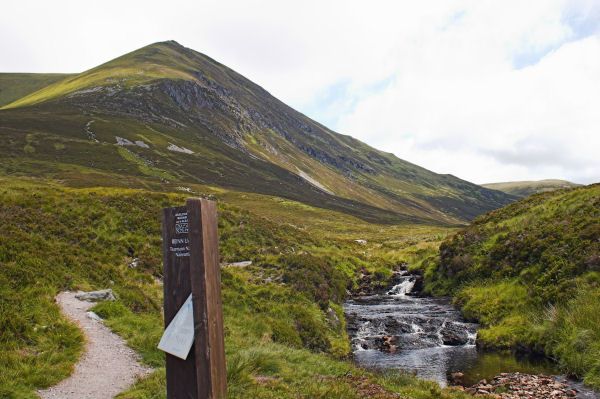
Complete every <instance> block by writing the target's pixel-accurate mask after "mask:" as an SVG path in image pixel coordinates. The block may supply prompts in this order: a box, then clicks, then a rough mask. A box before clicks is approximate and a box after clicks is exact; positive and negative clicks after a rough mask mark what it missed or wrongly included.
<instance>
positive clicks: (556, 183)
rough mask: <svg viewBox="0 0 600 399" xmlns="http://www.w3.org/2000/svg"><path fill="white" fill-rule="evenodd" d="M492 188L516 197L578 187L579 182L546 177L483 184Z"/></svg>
mask: <svg viewBox="0 0 600 399" xmlns="http://www.w3.org/2000/svg"><path fill="white" fill-rule="evenodd" d="M481 186H482V187H486V188H489V189H492V190H498V191H502V192H504V193H507V194H510V195H514V196H515V197H519V198H525V197H529V196H530V195H532V194H537V193H544V192H547V191H554V190H560V189H562V188H572V187H577V186H579V184H575V183H571V182H570V181H566V180H558V179H546V180H536V181H511V182H503V183H488V184H482V185H481Z"/></svg>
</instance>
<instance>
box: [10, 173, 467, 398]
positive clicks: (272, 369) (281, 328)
mask: <svg viewBox="0 0 600 399" xmlns="http://www.w3.org/2000/svg"><path fill="white" fill-rule="evenodd" d="M0 183H1V184H0V218H1V220H2V223H1V224H0V309H1V310H2V312H0V326H1V328H0V347H1V351H0V386H1V387H2V388H1V391H0V397H6V398H33V397H35V395H34V393H33V392H34V390H35V389H39V388H44V387H47V386H50V385H53V384H55V383H57V382H58V381H60V380H61V379H63V378H65V377H66V376H68V375H69V373H70V372H71V371H72V367H73V364H74V362H75V361H76V359H77V358H78V356H79V355H80V353H81V350H82V345H83V342H82V336H81V333H80V332H79V331H78V330H77V329H76V328H75V327H74V326H73V325H72V324H71V323H69V322H68V321H66V320H65V319H64V318H63V317H62V316H61V315H60V313H59V312H58V308H57V306H56V305H55V303H54V301H53V297H54V295H56V294H57V293H58V292H59V291H62V290H76V289H83V290H89V289H95V288H106V287H111V288H112V289H113V290H114V291H115V293H116V295H117V298H118V300H117V301H115V302H110V303H102V304H99V305H97V306H96V307H95V308H94V311H95V312H97V313H98V314H99V315H100V316H101V317H103V318H104V319H105V323H106V324H107V325H108V326H109V327H110V328H111V329H113V330H114V331H115V332H117V333H118V334H120V335H121V336H122V337H124V338H125V339H126V340H127V342H128V344H129V345H130V346H131V347H132V348H134V349H135V350H136V351H137V352H138V353H140V355H141V357H142V359H143V362H144V363H146V364H148V365H150V366H152V367H155V368H156V371H155V372H154V373H153V374H152V375H151V376H149V377H148V378H145V379H144V380H142V381H140V382H138V383H137V384H136V385H135V386H134V387H132V388H131V389H130V390H129V391H127V392H125V393H123V394H122V395H121V398H163V397H164V395H165V391H164V389H165V385H164V384H165V380H164V354H163V353H162V352H160V351H158V350H157V349H156V343H157V342H158V339H159V337H160V335H161V334H162V326H163V321H162V314H161V310H160V309H161V303H162V287H161V285H160V284H159V283H158V282H157V281H158V280H159V279H160V277H161V267H162V265H161V255H160V247H161V245H160V236H159V211H160V209H161V208H162V207H165V206H171V205H174V204H181V203H183V201H184V198H185V196H184V195H183V194H172V193H164V192H154V191H148V190H131V189H121V188H93V189H89V188H68V187H65V186H62V185H60V184H57V183H52V182H49V181H41V180H37V179H23V178H9V177H4V178H0ZM228 195H229V196H231V197H234V195H233V194H232V193H229V194H228ZM238 195H239V196H243V195H245V194H238ZM294 206H295V205H294ZM269 209H270V212H266V211H265V210H263V211H262V212H263V214H264V216H259V215H257V214H255V213H253V212H249V211H247V210H243V209H241V208H239V207H237V206H235V205H232V204H228V203H223V202H220V203H219V231H220V252H221V257H222V261H224V262H230V261H238V260H246V259H250V260H253V265H252V266H250V267H248V268H243V269H240V268H224V269H223V272H222V292H223V303H224V316H225V332H226V336H225V340H226V351H227V359H228V376H229V377H228V378H229V389H230V397H232V398H245V397H255V398H361V397H365V396H366V395H367V393H368V395H372V397H377V398H391V397H394V396H393V393H394V392H396V393H400V394H402V395H403V396H405V397H409V398H430V397H436V398H463V397H466V396H465V395H464V394H462V393H460V392H454V391H449V390H441V389H440V388H439V387H437V385H436V384H434V383H427V382H423V381H419V380H417V379H415V378H414V377H412V376H405V375H398V374H397V373H396V374H394V375H386V374H379V373H372V372H367V371H364V370H360V369H358V368H357V367H355V366H354V365H353V364H352V363H351V362H349V361H348V360H347V356H348V353H349V350H350V347H349V342H348V338H347V336H346V332H345V327H344V317H343V312H342V310H341V306H340V302H341V301H342V300H343V297H344V295H345V290H346V289H347V288H351V287H352V286H353V284H355V279H356V272H357V271H358V270H363V269H364V268H367V267H368V268H369V269H370V270H371V271H373V272H374V273H380V274H381V275H385V274H386V270H387V271H389V270H390V269H391V268H392V267H394V266H395V264H396V262H397V261H398V260H399V259H402V258H403V257H410V256H413V255H414V250H415V247H417V246H418V244H417V243H414V242H413V241H412V240H418V237H413V239H412V240H409V239H408V238H407V239H406V241H402V240H401V239H399V237H395V240H392V236H393V235H395V234H396V232H397V231H400V230H393V231H392V232H391V233H390V234H389V235H386V234H385V229H386V227H385V226H382V225H378V226H376V225H373V226H371V227H370V229H368V231H369V232H370V233H369V234H370V236H369V239H370V240H372V241H369V243H368V244H367V245H366V246H362V245H358V244H356V243H354V242H353V241H351V240H349V239H348V238H346V237H345V236H344V234H343V232H342V231H341V230H342V229H341V227H342V226H343V224H344V223H345V222H344V220H345V219H344V218H345V217H346V216H344V215H341V216H340V217H341V219H340V220H338V221H337V222H336V214H335V213H331V214H329V215H328V218H327V220H328V222H327V223H330V224H331V225H332V226H338V227H339V228H340V230H339V231H338V232H337V233H335V234H333V235H332V236H329V231H327V228H324V229H323V230H321V229H319V228H316V227H314V226H316V225H317V224H318V223H317V221H316V216H318V215H320V214H321V213H322V212H323V210H320V209H316V208H315V209H311V208H301V209H303V210H304V212H307V213H308V214H313V213H314V215H316V216H315V218H314V219H311V218H307V223H308V224H309V225H311V226H313V227H308V229H311V231H306V230H305V229H302V228H298V227H295V226H292V225H291V224H289V223H286V222H282V220H278V221H273V220H271V218H273V219H277V217H278V215H280V214H281V212H285V211H288V212H289V205H287V204H286V205H285V206H282V207H281V209H279V210H276V207H270V208H269ZM259 213H260V212H259ZM313 223H314V225H313ZM405 228H406V229H407V227H405ZM420 228H421V229H422V230H421V232H420V233H419V234H421V235H422V236H423V237H427V234H426V232H425V228H424V227H423V226H421V227H420ZM377 231H380V234H381V237H382V238H381V242H385V245H383V244H382V243H381V242H377V239H376V237H377ZM440 234H442V230H441V229H439V228H433V229H432V232H430V238H431V239H432V240H433V239H437V238H439V235H440ZM393 248H396V250H395V251H394V250H393ZM131 257H137V258H139V265H138V267H137V268H134V269H132V268H130V267H129V266H128V263H129V262H130V260H131ZM315 287H318V288H317V289H316V288H315ZM248 395H250V396H248Z"/></svg>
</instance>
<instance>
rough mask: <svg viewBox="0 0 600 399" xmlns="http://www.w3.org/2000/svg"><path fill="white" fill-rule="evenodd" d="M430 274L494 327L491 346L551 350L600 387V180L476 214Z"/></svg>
mask: <svg viewBox="0 0 600 399" xmlns="http://www.w3.org/2000/svg"><path fill="white" fill-rule="evenodd" d="M426 276H427V281H428V289H429V290H430V291H432V292H434V293H438V294H449V293H453V294H454V295H455V298H456V301H457V303H458V304H459V305H460V306H461V307H462V309H463V312H464V313H465V315H466V316H467V317H470V318H474V319H477V320H479V321H481V322H482V323H483V324H484V326H485V327H486V328H485V329H483V330H480V333H479V341H480V344H481V345H483V346H488V347H501V348H517V349H521V350H527V351H529V350H533V351H538V352H544V353H546V354H548V355H549V356H552V357H554V358H555V359H557V360H558V361H559V363H560V364H561V366H563V368H564V370H565V371H566V372H567V373H570V374H573V375H575V376H578V377H583V378H584V381H585V382H586V383H588V384H590V385H592V386H594V387H596V388H600V185H598V184H596V185H590V186H586V187H581V188H575V189H571V190H560V191H555V192H551V193H543V194H537V195H533V196H531V197H529V198H527V199H525V200H521V201H519V202H517V203H515V204H512V205H510V206H507V207H505V208H502V209H499V210H496V211H493V212H491V213H489V214H487V215H485V216H482V217H480V218H478V219H476V220H475V221H474V222H473V224H472V225H470V226H469V227H468V228H466V229H464V230H462V231H461V232H460V233H458V234H456V235H454V236H453V237H451V238H450V239H448V240H446V241H445V242H444V243H443V244H442V245H441V246H440V258H439V261H438V262H432V263H431V264H430V265H429V268H428V270H427V273H426Z"/></svg>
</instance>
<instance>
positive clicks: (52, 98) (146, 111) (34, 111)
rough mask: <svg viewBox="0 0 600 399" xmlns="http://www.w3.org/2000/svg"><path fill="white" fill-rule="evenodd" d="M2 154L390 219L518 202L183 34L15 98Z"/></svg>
mask: <svg viewBox="0 0 600 399" xmlns="http://www.w3.org/2000/svg"><path fill="white" fill-rule="evenodd" d="M0 156H1V157H2V158H3V162H2V164H1V165H0V173H5V174H12V175H28V176H42V177H52V178H56V179H60V180H62V181H64V182H66V183H67V184H70V185H74V186H82V185H83V186H93V185H108V186H127V187H150V188H154V189H161V188H162V189H170V188H173V187H179V186H185V185H188V184H194V183H198V184H203V185H210V186H216V187H223V188H228V189H234V190H238V191H246V192H253V193H260V194H268V195H275V196H279V197H283V198H289V199H293V200H299V201H302V202H305V203H307V204H310V205H314V206H318V207H322V208H327V209H333V210H337V211H341V212H345V213H348V214H353V215H357V216H358V217H360V218H362V219H364V220H369V221H376V222H385V223H398V222H410V223H427V224H462V223H465V222H466V221H468V220H470V219H472V218H473V217H475V216H477V215H479V214H481V213H483V212H486V211H489V210H491V209H495V208H498V207H500V206H502V205H505V204H507V203H509V202H511V201H513V200H514V199H515V197H513V196H511V195H507V194H505V193H502V192H499V191H495V190H490V189H486V188H483V187H481V186H478V185H475V184H472V183H469V182H467V181H464V180H461V179H459V178H456V177H454V176H451V175H443V174H436V173H433V172H431V171H428V170H426V169H424V168H421V167H419V166H417V165H413V164H411V163H409V162H406V161H403V160H401V159H398V158H397V157H395V156H394V155H393V154H390V153H386V152H382V151H379V150H376V149H374V148H372V147H370V146H368V145H366V144H364V143H362V142H360V141H358V140H356V139H354V138H352V137H350V136H346V135H342V134H338V133H335V132H333V131H331V130H329V129H328V128H326V127H325V126H323V125H321V124H319V123H317V122H315V121H313V120H311V119H310V118H308V117H306V116H305V115H303V114H301V113H299V112H297V111H295V110H294V109H292V108H290V107H288V106H287V105H285V104H284V103H283V102H281V101H279V100H278V99H276V98H275V97H273V96H272V95H270V94H269V93H268V92H267V91H265V90H264V89H263V88H261V87H260V86H258V85H256V84H255V83H253V82H251V81H249V80H248V79H246V78H244V77H243V76H241V75H240V74H238V73H236V72H235V71H232V70H231V69H229V68H227V67H226V66H224V65H222V64H219V63H218V62H216V61H215V60H213V59H211V58H209V57H207V56H205V55H203V54H201V53H198V52H196V51H193V50H190V49H188V48H185V47H183V46H181V45H180V44H178V43H176V42H173V41H170V42H162V43H156V44H152V45H149V46H147V47H144V48H141V49H139V50H136V51H134V52H132V53H129V54H126V55H124V56H122V57H119V58H117V59H114V60H112V61H110V62H107V63H105V64H103V65H100V66H98V67H96V68H93V69H91V70H88V71H86V72H83V73H80V74H76V75H70V76H66V77H65V78H64V79H61V80H59V81H56V82H54V83H51V84H49V85H47V86H45V87H43V88H41V89H40V90H37V91H34V92H31V93H29V94H26V95H24V96H23V97H21V98H19V99H17V100H15V101H13V102H11V103H9V104H6V105H5V106H4V107H2V108H1V109H0Z"/></svg>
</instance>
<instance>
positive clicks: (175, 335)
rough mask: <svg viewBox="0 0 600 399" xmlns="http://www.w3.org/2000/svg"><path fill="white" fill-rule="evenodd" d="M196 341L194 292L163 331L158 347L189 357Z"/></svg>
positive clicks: (181, 357) (174, 354) (179, 355)
mask: <svg viewBox="0 0 600 399" xmlns="http://www.w3.org/2000/svg"><path fill="white" fill-rule="evenodd" d="M193 343H194V311H193V306H192V294H190V296H189V297H188V299H186V301H185V302H184V303H183V305H182V306H181V308H180V309H179V311H178V312H177V314H176V315H175V317H174V318H173V320H171V322H170V323H169V325H168V326H167V328H166V329H165V332H164V333H163V336H162V338H161V339H160V342H159V343H158V349H160V350H162V351H164V352H167V353H169V354H171V355H173V356H177V357H178V358H180V359H183V360H185V359H187V357H188V354H189V353H190V349H191V348H192V344H193Z"/></svg>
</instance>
